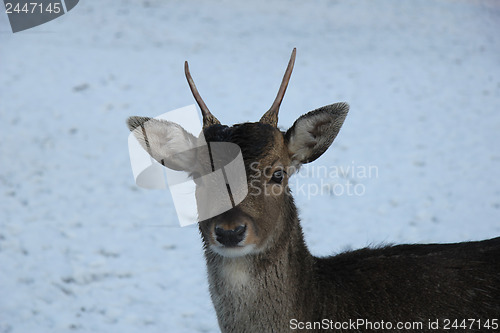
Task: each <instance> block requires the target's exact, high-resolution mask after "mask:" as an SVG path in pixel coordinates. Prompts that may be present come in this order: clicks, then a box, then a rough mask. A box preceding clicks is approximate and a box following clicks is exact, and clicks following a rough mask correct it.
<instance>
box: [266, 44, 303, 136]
mask: <svg viewBox="0 0 500 333" xmlns="http://www.w3.org/2000/svg"><path fill="white" fill-rule="evenodd" d="M296 52H297V50H296V48H294V49H293V51H292V55H291V57H290V61H289V62H288V67H287V68H286V71H285V75H284V76H283V81H281V86H280V89H279V90H278V95H277V96H276V99H275V100H274V103H273V105H271V108H270V109H269V110H268V111H267V112H266V113H264V115H263V116H262V118H260V122H261V123H265V124H270V125H272V126H274V127H278V112H279V110H280V105H281V101H282V100H283V96H285V91H286V87H287V86H288V81H290V76H291V75H292V70H293V64H294V63H295V54H296Z"/></svg>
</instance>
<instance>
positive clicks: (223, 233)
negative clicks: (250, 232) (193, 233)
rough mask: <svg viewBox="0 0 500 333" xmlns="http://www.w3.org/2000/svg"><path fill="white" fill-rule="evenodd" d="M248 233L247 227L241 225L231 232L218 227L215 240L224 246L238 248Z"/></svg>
mask: <svg viewBox="0 0 500 333" xmlns="http://www.w3.org/2000/svg"><path fill="white" fill-rule="evenodd" d="M246 231H247V226H246V225H239V226H237V227H236V228H234V229H229V230H226V229H224V228H222V227H219V226H216V227H215V238H216V239H217V241H218V242H219V243H221V244H222V245H224V246H228V247H232V246H237V245H238V244H239V243H240V242H241V241H242V240H243V239H244V238H245V233H246Z"/></svg>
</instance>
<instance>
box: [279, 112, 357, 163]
mask: <svg viewBox="0 0 500 333" xmlns="http://www.w3.org/2000/svg"><path fill="white" fill-rule="evenodd" d="M348 111H349V105H348V104H347V103H335V104H332V105H327V106H324V107H322V108H319V109H316V110H314V111H311V112H308V113H306V114H305V115H303V116H301V117H300V118H299V119H297V120H296V121H295V123H294V124H293V126H292V127H291V128H290V129H289V130H288V131H287V132H286V134H285V140H286V142H287V145H288V151H289V152H290V156H291V158H292V165H294V166H296V167H299V166H300V165H301V164H304V163H309V162H312V161H314V160H315V159H317V158H318V157H320V156H321V155H322V154H323V153H324V152H325V151H326V150H327V149H328V147H330V145H331V144H332V142H333V140H334V139H335V137H336V136H337V134H338V133H339V131H340V127H342V124H343V123H344V120H345V117H346V116H347V112H348Z"/></svg>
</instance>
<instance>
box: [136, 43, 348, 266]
mask: <svg viewBox="0 0 500 333" xmlns="http://www.w3.org/2000/svg"><path fill="white" fill-rule="evenodd" d="M295 54H296V50H295V49H294V50H293V52H292V55H291V58H290V61H289V63H288V67H287V69H286V71H285V75H284V77H283V81H282V83H281V86H280V88H279V91H278V95H277V96H276V99H275V101H274V103H273V104H272V105H271V108H270V109H269V110H268V111H267V112H265V113H264V115H263V116H262V118H261V119H260V121H258V122H247V123H242V124H236V125H233V126H226V125H221V123H220V122H219V120H217V118H216V117H215V116H214V115H212V113H211V112H210V111H209V109H208V107H207V106H206V104H205V103H204V101H203V99H202V98H201V96H200V94H199V92H198V90H197V88H196V86H195V84H194V81H193V79H192V77H191V74H190V72H189V67H188V63H187V62H186V63H185V74H186V78H187V81H188V83H189V87H190V88H191V91H192V93H193V95H194V98H195V100H196V102H197V103H198V105H199V107H200V109H201V112H202V115H203V136H200V137H198V138H197V137H195V136H193V135H192V134H190V133H188V132H187V131H185V130H184V129H183V128H182V127H181V126H179V125H178V124H175V123H172V122H168V121H162V120H156V119H151V118H146V117H130V118H129V119H128V122H127V123H128V126H129V129H130V130H131V131H133V133H134V134H135V136H136V137H137V139H138V141H139V142H140V143H141V145H142V146H143V147H144V148H145V149H146V150H147V151H148V152H149V154H150V155H151V156H152V157H153V158H154V159H156V160H157V161H159V162H160V163H162V164H163V165H164V166H166V167H168V168H171V169H174V170H184V171H186V172H189V173H190V174H191V175H193V177H195V176H194V175H197V174H205V173H206V172H208V171H210V166H209V165H206V163H205V164H204V163H200V160H206V159H200V158H199V156H198V155H199V154H203V153H205V154H206V151H205V152H203V151H202V150H200V149H196V148H197V147H200V140H206V142H209V143H210V142H230V143H234V144H236V145H238V146H239V148H240V149H241V152H242V155H243V160H244V164H245V171H246V174H247V181H248V189H249V192H248V195H247V196H246V197H245V199H244V200H243V201H242V202H241V203H239V204H238V205H236V206H235V207H234V208H233V209H231V210H229V211H226V212H225V213H222V214H220V215H218V216H215V217H212V218H210V219H208V220H205V221H201V222H200V223H199V228H200V231H201V234H202V237H203V241H204V244H205V247H206V251H208V252H210V253H213V254H215V255H221V256H225V257H239V256H244V255H251V254H256V253H261V252H263V251H268V250H270V249H271V248H272V247H273V246H276V244H277V241H278V239H280V238H281V237H283V236H286V233H287V230H289V228H290V223H293V222H292V221H290V220H291V219H293V218H291V216H292V215H293V214H295V215H296V213H295V206H294V205H293V198H292V196H291V194H290V191H289V190H288V182H289V178H290V177H291V176H292V175H293V173H294V172H296V171H297V170H298V168H299V167H300V166H301V165H302V164H304V163H309V162H312V161H314V160H316V159H317V158H318V157H319V156H321V155H322V154H323V153H324V152H325V151H326V150H327V149H328V147H329V146H330V145H331V143H332V142H333V140H334V139H335V137H336V136H337V134H338V132H339V130H340V128H341V126H342V124H343V122H344V119H345V117H346V115H347V112H348V109H349V106H348V105H347V104H346V103H336V104H332V105H328V106H324V107H322V108H319V109H316V110H314V111H311V112H308V113H306V114H304V115H302V116H301V117H299V118H298V119H297V120H296V121H295V123H294V124H293V126H292V127H291V128H290V129H288V130H287V131H286V132H284V131H281V130H279V129H278V128H277V124H278V112H279V108H280V105H281V101H282V100H283V96H284V94H285V90H286V88H287V85H288V82H289V80H290V76H291V73H292V69H293V65H294V61H295ZM186 151H188V153H182V152H186ZM174 156H175V158H172V157H174ZM197 195H198V193H197ZM212 195H216V193H212ZM292 210H293V212H292ZM295 220H297V223H298V219H295Z"/></svg>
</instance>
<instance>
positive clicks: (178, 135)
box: [127, 117, 197, 172]
mask: <svg viewBox="0 0 500 333" xmlns="http://www.w3.org/2000/svg"><path fill="white" fill-rule="evenodd" d="M127 125H128V128H129V129H130V131H131V132H132V133H133V134H134V136H135V137H136V138H137V141H139V143H140V145H141V146H142V147H143V148H144V149H145V150H146V151H147V152H148V154H149V155H151V157H153V158H154V159H155V160H157V161H158V162H160V163H161V164H163V165H164V166H166V167H168V168H170V169H173V170H179V171H180V170H183V171H188V172H189V171H191V169H192V167H193V165H194V163H195V162H196V149H194V148H196V141H197V139H196V137H195V136H194V135H192V134H191V133H189V132H187V131H186V130H185V129H184V128H182V127H181V126H180V125H179V124H176V123H173V122H170V121H166V120H159V119H153V118H148V117H130V118H128V119H127Z"/></svg>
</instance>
